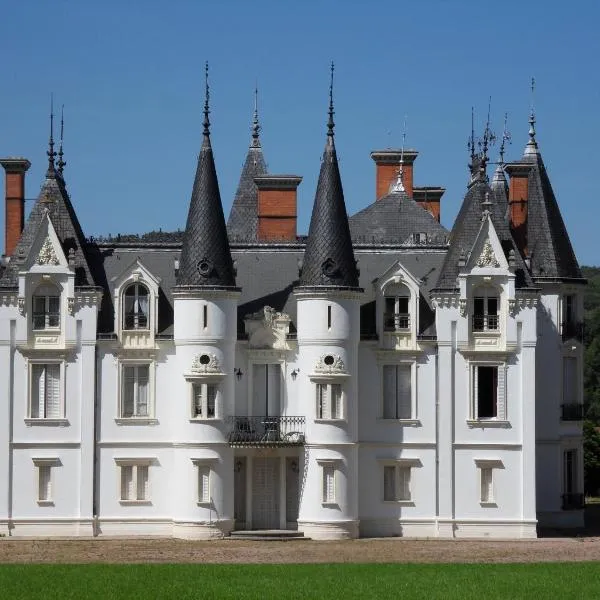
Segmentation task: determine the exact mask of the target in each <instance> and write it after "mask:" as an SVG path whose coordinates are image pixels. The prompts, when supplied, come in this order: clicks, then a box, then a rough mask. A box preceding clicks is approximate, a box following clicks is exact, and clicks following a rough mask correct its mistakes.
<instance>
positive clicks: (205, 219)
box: [167, 63, 239, 539]
mask: <svg viewBox="0 0 600 600" xmlns="http://www.w3.org/2000/svg"><path fill="white" fill-rule="evenodd" d="M205 77H206V99H205V103H204V130H203V140H202V147H201V149H200V155H199V157H198V166H197V169H196V178H195V180H194V187H193V190H192V198H191V200H190V208H189V212H188V218H187V224H186V229H185V232H184V237H183V248H182V251H181V257H180V261H179V273H178V276H177V285H176V286H175V288H174V289H173V298H174V336H173V337H174V343H175V352H176V360H177V367H178V373H181V372H183V377H175V378H174V379H173V385H172V390H171V391H172V393H173V399H174V401H173V405H172V409H173V410H172V414H170V415H169V416H168V417H167V418H171V419H172V422H171V423H172V427H173V429H172V431H173V436H174V439H175V440H177V444H176V449H175V454H174V457H173V460H174V463H175V464H174V465H173V467H174V472H176V473H177V472H178V473H187V474H188V476H186V477H185V478H183V480H182V479H178V480H177V481H178V482H179V483H181V485H183V486H186V487H185V489H180V490H177V491H176V492H175V490H174V492H175V493H174V494H173V513H174V515H175V519H174V521H175V523H176V524H175V525H174V535H175V536H176V537H183V538H190V539H192V538H211V537H215V536H222V535H226V534H227V533H228V532H229V531H230V530H231V529H232V527H233V496H232V494H227V493H225V491H226V490H230V489H233V452H232V449H231V448H230V447H229V445H228V431H227V428H228V427H229V420H228V417H229V416H230V415H232V414H233V410H234V394H235V390H234V376H233V370H234V367H235V344H236V340H237V326H236V324H237V305H238V299H239V290H238V288H236V287H235V274H234V267H233V261H232V258H231V252H230V250H229V242H228V239H227V229H226V226H225V218H224V216H223V207H222V205H221V196H220V193H219V183H218V181H217V173H216V169H215V163H214V158H213V151H212V147H211V143H210V122H209V118H208V115H209V87H208V63H207V64H206V73H205ZM190 440H194V441H195V442H202V449H199V450H198V449H194V450H193V449H192V447H191V446H190ZM198 481H201V482H204V483H203V484H202V485H206V486H209V485H210V489H209V488H208V487H207V488H206V489H204V488H202V490H203V491H202V490H201V489H200V488H199V487H198V486H199V485H200V484H198ZM209 482H210V483H209ZM198 498H200V499H199V500H198ZM204 498H210V502H209V501H205V500H204ZM197 500H198V501H197Z"/></svg>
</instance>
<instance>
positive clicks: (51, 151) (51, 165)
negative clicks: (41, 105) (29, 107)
mask: <svg viewBox="0 0 600 600" xmlns="http://www.w3.org/2000/svg"><path fill="white" fill-rule="evenodd" d="M46 154H47V155H48V170H47V171H46V177H54V176H55V174H56V172H55V170H54V159H55V157H56V152H54V94H50V139H49V140H48V151H47V152H46Z"/></svg>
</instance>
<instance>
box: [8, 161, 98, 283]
mask: <svg viewBox="0 0 600 600" xmlns="http://www.w3.org/2000/svg"><path fill="white" fill-rule="evenodd" d="M46 211H48V216H49V217H50V220H51V221H52V225H53V226H54V229H55V230H56V234H57V236H58V239H59V240H60V243H61V246H62V249H63V252H64V253H65V255H66V257H67V258H69V253H70V251H71V249H72V250H73V252H74V254H73V258H74V264H75V285H76V286H78V287H88V286H90V287H94V286H95V285H96V281H95V278H94V276H93V274H92V270H91V269H90V265H89V256H88V254H87V251H86V240H85V237H84V235H83V231H82V229H81V225H80V224H79V220H78V219H77V215H76V214H75V210H74V208H73V205H72V203H71V199H70V198H69V194H68V193H67V190H66V187H65V183H64V180H63V179H62V177H60V176H59V175H57V174H55V173H54V171H53V170H52V169H49V170H48V173H47V174H46V179H45V181H44V183H43V185H42V189H41V191H40V194H39V196H38V198H37V200H36V201H35V204H34V205H33V208H32V209H31V212H30V214H29V216H28V218H27V222H26V223H25V227H24V229H23V233H22V234H21V238H20V239H19V243H18V244H17V246H16V248H15V251H14V253H13V256H12V257H11V259H10V262H9V263H8V265H7V266H6V269H5V271H4V273H3V274H2V277H1V278H0V287H3V288H6V287H9V288H14V287H17V286H18V276H19V270H20V268H21V265H22V264H23V263H24V262H25V261H26V260H27V257H28V256H29V252H30V250H31V245H32V244H33V242H34V240H35V238H36V235H37V232H38V230H39V228H40V225H41V223H42V220H43V218H44V215H45V214H46Z"/></svg>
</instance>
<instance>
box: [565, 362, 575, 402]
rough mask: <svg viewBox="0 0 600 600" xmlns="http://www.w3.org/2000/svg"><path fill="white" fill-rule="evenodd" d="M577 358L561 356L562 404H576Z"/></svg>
mask: <svg viewBox="0 0 600 600" xmlns="http://www.w3.org/2000/svg"><path fill="white" fill-rule="evenodd" d="M577 388H578V385H577V359H576V358H574V357H571V356H565V357H563V404H577V403H578V402H577V400H578V396H579V394H578V393H577V391H578V390H577Z"/></svg>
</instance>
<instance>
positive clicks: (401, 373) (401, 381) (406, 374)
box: [396, 365, 412, 419]
mask: <svg viewBox="0 0 600 600" xmlns="http://www.w3.org/2000/svg"><path fill="white" fill-rule="evenodd" d="M396 373H397V386H398V392H397V394H398V400H397V401H398V418H399V419H411V418H412V394H411V388H412V386H411V380H412V369H411V366H410V365H398V366H397V371H396Z"/></svg>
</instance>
